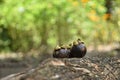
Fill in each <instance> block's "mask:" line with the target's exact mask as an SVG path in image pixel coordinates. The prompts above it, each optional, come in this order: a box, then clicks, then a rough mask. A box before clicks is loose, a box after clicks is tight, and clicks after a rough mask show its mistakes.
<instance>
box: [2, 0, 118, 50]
mask: <svg viewBox="0 0 120 80" xmlns="http://www.w3.org/2000/svg"><path fill="white" fill-rule="evenodd" d="M119 4H120V2H119V0H115V1H114V5H113V10H112V11H113V15H112V19H111V20H110V21H106V17H107V16H106V15H105V12H106V8H105V0H14V1H13V0H0V50H1V51H2V50H11V51H29V50H31V49H39V48H40V47H41V46H47V47H54V46H55V45H56V44H61V43H67V42H70V41H71V40H73V39H75V38H78V37H80V38H82V40H84V41H85V42H86V43H87V45H90V44H91V43H94V44H98V43H110V42H112V41H117V40H120V37H119V32H120V15H118V14H120V5H119Z"/></svg>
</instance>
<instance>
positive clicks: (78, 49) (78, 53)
mask: <svg viewBox="0 0 120 80" xmlns="http://www.w3.org/2000/svg"><path fill="white" fill-rule="evenodd" d="M86 52H87V49H86V46H85V44H84V42H81V41H80V40H79V39H78V40H77V41H75V42H73V47H72V48H71V53H70V58H73V57H76V58H82V57H84V56H85V54H86Z"/></svg>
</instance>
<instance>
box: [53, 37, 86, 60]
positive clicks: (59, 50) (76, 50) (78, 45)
mask: <svg viewBox="0 0 120 80" xmlns="http://www.w3.org/2000/svg"><path fill="white" fill-rule="evenodd" d="M86 52H87V48H86V46H85V44H84V42H82V41H81V40H80V39H78V40H77V41H74V42H73V43H72V44H69V45H68V46H65V45H62V46H56V48H55V49H54V51H53V57H54V58H82V57H84V56H85V54H86Z"/></svg>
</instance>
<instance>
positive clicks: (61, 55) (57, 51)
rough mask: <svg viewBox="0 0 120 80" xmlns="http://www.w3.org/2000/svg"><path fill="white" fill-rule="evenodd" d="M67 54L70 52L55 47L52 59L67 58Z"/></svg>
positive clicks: (63, 48)
mask: <svg viewBox="0 0 120 80" xmlns="http://www.w3.org/2000/svg"><path fill="white" fill-rule="evenodd" d="M69 54H70V50H69V49H67V48H65V47H64V46H62V47H57V48H56V49H55V50H54V52H53V57H54V58H68V57H69Z"/></svg>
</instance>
